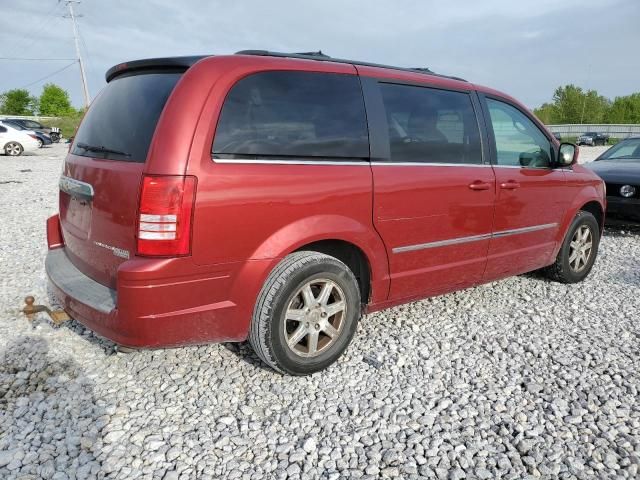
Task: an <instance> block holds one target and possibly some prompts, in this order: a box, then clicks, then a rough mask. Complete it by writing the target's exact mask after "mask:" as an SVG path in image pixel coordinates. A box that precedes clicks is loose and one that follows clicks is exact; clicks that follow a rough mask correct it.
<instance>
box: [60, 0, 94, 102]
mask: <svg viewBox="0 0 640 480" xmlns="http://www.w3.org/2000/svg"><path fill="white" fill-rule="evenodd" d="M65 3H66V4H67V7H69V15H68V18H70V19H71V23H72V24H73V38H74V40H75V42H76V55H77V57H78V64H79V65H80V80H81V81H82V94H83V95H84V106H85V108H86V107H88V106H89V102H90V101H91V97H90V96H89V87H88V86H87V75H86V74H85V72H84V62H83V61H82V55H81V54H80V42H79V40H78V36H79V35H78V25H77V24H76V18H77V17H76V15H75V14H74V13H73V4H74V3H78V4H79V3H80V0H65ZM80 16H82V15H80Z"/></svg>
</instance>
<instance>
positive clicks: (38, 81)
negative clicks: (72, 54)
mask: <svg viewBox="0 0 640 480" xmlns="http://www.w3.org/2000/svg"><path fill="white" fill-rule="evenodd" d="M76 63H78V61H77V60H74V61H73V62H71V63H70V64H68V65H65V66H64V67H62V68H60V69H58V70H56V71H55V72H52V73H50V74H49V75H46V76H44V77H42V78H39V79H38V80H36V81H34V82H31V83H28V84H27V85H24V86H22V87H20V88H29V87H30V86H32V85H35V84H36V83H40V82H42V81H43V80H46V79H47V78H50V77H53V76H54V75H56V74H58V73H60V72H62V71H63V70H66V69H67V68H69V67H72V66H73V65H75V64H76Z"/></svg>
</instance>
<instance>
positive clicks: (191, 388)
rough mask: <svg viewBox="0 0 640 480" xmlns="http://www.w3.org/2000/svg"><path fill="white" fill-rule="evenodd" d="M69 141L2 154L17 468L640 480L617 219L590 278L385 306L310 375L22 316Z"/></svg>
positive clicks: (629, 318) (633, 323) (2, 405)
mask: <svg viewBox="0 0 640 480" xmlns="http://www.w3.org/2000/svg"><path fill="white" fill-rule="evenodd" d="M65 151H66V148H65V146H64V145H56V146H54V147H52V148H48V149H46V150H45V151H44V155H41V156H31V157H23V158H18V159H11V158H7V157H0V201H1V205H2V222H1V223H0V259H1V263H0V279H1V280H0V282H1V283H0V285H1V289H0V478H9V479H13V478H21V479H31V478H33V479H35V478H45V479H49V478H53V479H67V478H127V479H128V478H154V479H155V478H157V479H186V478H189V479H191V478H198V479H211V478H251V479H253V478H256V479H263V478H281V479H284V478H330V479H338V478H346V477H352V478H368V479H376V478H403V479H411V478H448V479H462V478H479V479H489V478H505V479H506V478H509V479H520V478H539V477H542V478H594V477H598V478H614V477H615V478H638V475H639V472H638V469H639V463H640V405H639V398H640V397H639V389H640V373H639V372H640V351H639V347H638V344H639V343H638V341H639V339H640V327H639V325H638V320H639V319H640V315H639V314H638V312H639V311H640V231H636V232H635V233H634V232H632V231H630V230H629V229H627V228H625V227H622V228H618V229H617V230H615V231H610V232H609V233H608V234H607V235H606V236H605V237H604V239H603V241H602V245H601V251H600V256H599V259H598V261H597V263H596V265H595V268H594V271H593V273H592V274H591V276H590V277H589V278H588V280H587V281H586V282H584V283H582V284H580V285H573V286H564V285H560V284H556V283H551V282H548V281H546V280H544V279H542V278H539V277H536V276H535V275H525V276H520V277H517V278H511V279H508V280H504V281H501V282H496V283H492V284H489V285H484V286H481V287H477V288H473V289H469V290H466V291H463V292H458V293H454V294H450V295H446V296H442V297H438V298H434V299H430V300H425V301H422V302H416V303H412V304H409V305H404V306H401V307H398V308H394V309H391V310H387V311H384V312H381V313H377V314H373V315H369V316H367V317H366V318H364V319H363V321H362V322H361V324H360V327H359V329H358V333H357V335H356V338H355V340H354V342H353V344H352V346H351V347H350V348H349V349H348V351H347V354H346V355H345V356H344V357H343V358H342V359H341V360H340V362H339V363H338V364H337V365H335V366H333V367H331V368H329V369H328V370H327V371H325V372H321V373H319V374H315V375H313V376H311V377H305V378H292V377H285V376H280V375H278V374H275V373H274V372H273V371H271V370H268V369H265V368H264V367H263V366H262V365H261V364H260V362H259V361H258V360H257V358H256V357H255V356H254V355H253V353H252V352H251V350H250V349H249V348H248V346H246V345H244V344H242V345H238V344H221V345H210V346H204V347H190V348H181V349H173V350H163V351H146V352H138V353H133V354H122V353H115V351H114V348H113V345H112V344H111V343H109V342H107V341H104V340H101V339H99V338H97V337H95V336H94V335H93V334H92V333H91V332H89V331H87V330H85V329H84V328H83V327H82V326H80V325H79V324H76V323H74V322H71V323H69V324H67V325H65V326H62V327H60V328H57V329H56V328H53V327H52V326H51V325H50V324H49V323H48V321H47V320H46V318H45V317H38V319H37V320H36V321H35V322H34V325H33V326H32V325H30V324H29V323H28V322H27V320H26V319H25V318H24V317H23V316H22V315H21V314H18V309H19V308H21V303H22V298H23V297H24V296H25V295H26V294H29V293H33V294H34V295H35V296H36V299H37V300H40V301H44V300H46V298H47V293H46V282H45V277H44V270H43V266H42V262H43V257H44V254H45V233H44V220H45V218H46V217H47V216H48V215H50V214H52V213H54V212H55V210H56V196H57V192H56V183H57V178H58V175H59V173H60V169H61V159H62V157H63V155H64V153H65ZM597 151H601V149H597V148H583V149H582V152H583V155H582V156H583V159H586V154H587V153H588V154H590V155H593V156H595V153H596V152H597Z"/></svg>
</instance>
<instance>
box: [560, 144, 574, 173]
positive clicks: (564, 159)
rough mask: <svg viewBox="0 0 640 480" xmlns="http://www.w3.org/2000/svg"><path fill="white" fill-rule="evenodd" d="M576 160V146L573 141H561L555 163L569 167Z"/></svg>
mask: <svg viewBox="0 0 640 480" xmlns="http://www.w3.org/2000/svg"><path fill="white" fill-rule="evenodd" d="M577 162H578V147H576V146H575V145H574V144H573V143H561V144H560V148H559V149H558V160H557V164H558V166H559V167H569V166H571V165H573V164H574V163H577Z"/></svg>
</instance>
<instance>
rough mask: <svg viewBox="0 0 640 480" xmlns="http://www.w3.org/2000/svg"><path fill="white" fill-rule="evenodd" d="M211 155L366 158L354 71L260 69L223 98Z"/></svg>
mask: <svg viewBox="0 0 640 480" xmlns="http://www.w3.org/2000/svg"><path fill="white" fill-rule="evenodd" d="M212 153H213V154H214V158H243V157H285V158H286V157H310V158H318V157H319V158H338V159H339V158H368V157H369V137H368V131H367V122H366V115H365V109H364V99H363V96H362V90H361V87H360V81H359V79H358V77H356V76H355V75H344V74H332V73H314V72H281V71H277V72H263V73H257V74H254V75H251V76H249V77H246V78H244V79H242V80H240V81H239V82H238V83H237V84H236V85H235V86H234V87H233V88H232V89H231V91H230V92H229V94H228V95H227V98H226V99H225V102H224V105H223V108H222V112H221V114H220V119H219V121H218V126H217V128H216V134H215V139H214V141H213V146H212Z"/></svg>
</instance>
